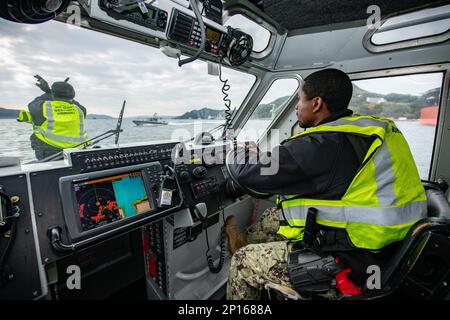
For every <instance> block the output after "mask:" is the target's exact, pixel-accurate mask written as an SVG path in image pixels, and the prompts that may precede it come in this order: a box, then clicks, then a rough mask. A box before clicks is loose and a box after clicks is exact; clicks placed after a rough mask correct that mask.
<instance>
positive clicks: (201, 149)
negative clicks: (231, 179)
mask: <svg viewBox="0 0 450 320" xmlns="http://www.w3.org/2000/svg"><path fill="white" fill-rule="evenodd" d="M230 148H231V142H230V141H217V142H215V143H213V144H210V145H207V146H205V145H193V144H187V145H183V147H180V145H179V144H178V143H176V142H163V143H159V142H155V143H149V144H145V145H127V146H120V147H117V146H116V147H113V148H98V149H90V150H76V149H72V150H67V151H65V154H64V160H62V161H55V162H51V163H35V164H28V165H22V166H21V167H20V166H16V167H10V168H3V169H1V170H0V185H1V186H2V189H3V190H4V192H5V194H7V195H8V197H10V198H11V197H18V198H19V199H20V201H19V202H18V209H19V211H20V214H19V217H18V218H17V219H16V220H17V223H18V226H19V227H18V228H17V231H18V232H17V233H16V234H15V236H16V238H15V240H14V242H13V243H11V246H12V247H13V248H14V250H12V251H11V257H10V258H11V259H9V261H11V262H10V263H9V267H8V268H9V269H8V270H11V271H10V272H11V274H16V273H17V274H18V279H17V280H16V279H14V281H13V280H12V279H11V281H9V283H8V287H7V288H6V290H1V291H0V292H1V295H2V298H8V297H9V298H37V297H39V296H44V295H46V294H48V292H47V289H46V288H47V287H48V284H49V281H55V282H56V288H55V289H54V290H55V292H58V294H60V295H63V296H64V295H67V297H69V298H70V297H72V298H73V295H72V292H69V291H68V289H67V287H66V283H65V280H66V278H67V276H68V275H67V274H66V273H65V272H63V271H62V270H64V268H63V267H62V266H63V265H64V266H65V265H66V264H67V263H68V262H67V261H72V260H73V259H74V258H75V259H76V260H77V263H76V264H77V265H81V266H84V265H86V266H85V268H87V270H89V272H90V273H92V274H96V273H98V272H100V271H99V270H96V269H98V263H99V261H97V260H98V259H100V258H99V257H100V256H103V259H110V260H114V258H116V259H125V260H126V259H127V258H126V256H127V255H130V256H133V259H138V257H140V259H141V261H142V260H143V261H144V265H142V262H141V266H142V269H141V270H140V271H139V272H138V273H137V274H140V275H141V276H145V277H146V279H147V285H148V290H149V292H148V295H149V296H150V297H152V298H161V299H162V298H186V299H191V298H208V297H209V296H210V295H212V294H213V293H214V292H215V291H216V290H217V289H218V288H220V287H221V286H223V285H224V284H225V281H226V275H227V268H226V264H227V263H229V261H228V260H229V258H227V256H228V251H227V250H226V247H225V241H224V240H225V239H223V235H222V232H221V230H222V226H223V223H224V221H225V219H226V217H227V216H228V215H230V214H235V213H236V212H239V211H242V212H243V213H244V214H243V215H241V216H240V218H239V219H240V221H241V222H242V225H245V224H246V223H247V222H248V219H249V216H248V214H247V213H248V212H251V205H252V203H251V201H250V200H249V198H248V197H245V196H242V195H235V194H230V193H227V192H226V190H227V178H228V173H227V170H226V167H225V164H224V159H225V154H226V152H227V151H228V150H229V149H230ZM205 229H207V230H208V231H209V238H206V235H205V232H204V231H205ZM24 230H25V231H26V232H24ZM130 237H131V238H130ZM132 241H133V242H134V243H132ZM115 242H117V243H116V244H115V245H113V247H114V246H117V248H116V251H114V250H113V251H111V252H110V253H108V252H104V251H103V250H104V249H102V248H104V247H105V246H106V247H108V246H109V245H112V244H114V243H115ZM136 242H138V243H139V245H138V246H137V248H136ZM207 245H209V246H210V247H211V250H210V252H209V253H208V255H207V256H205V255H204V252H205V251H206V249H207ZM17 246H25V247H27V252H28V253H29V254H28V255H27V260H26V261H24V260H23V254H24V253H23V251H21V250H16V248H17ZM131 248H133V250H134V251H133V253H131V252H130V250H131ZM192 250H194V251H192ZM100 252H101V253H100ZM86 254H87V256H88V257H85V255H86ZM111 255H112V257H111ZM116 255H118V256H116ZM124 255H125V257H124ZM21 258H22V259H21ZM129 258H130V257H129ZM84 259H87V260H86V261H84ZM130 259H131V258H130ZM94 265H97V266H96V268H94V269H90V268H91V267H93V266H94ZM113 265H114V263H113ZM169 266H170V267H169ZM224 266H225V267H224ZM110 267H111V266H104V268H106V269H107V271H104V272H105V273H106V274H108V273H110V272H114V271H111V270H110ZM222 267H223V268H222ZM85 268H83V267H81V269H82V272H83V273H84V272H85V270H83V269H85ZM100 269H102V268H100ZM52 270H53V271H52ZM55 270H56V271H55ZM58 270H59V272H58ZM209 270H212V271H214V272H215V273H211V272H209ZM25 271H27V272H25ZM19 272H20V273H19ZM102 272H103V271H102ZM220 272H221V276H219V277H216V274H217V273H220ZM19 274H20V277H19ZM24 274H27V277H29V278H30V279H21V277H23V276H22V275H24ZM210 275H211V281H213V282H211V283H208V281H206V282H205V279H206V278H208V277H209V276H210ZM212 276H214V277H212ZM52 277H55V279H53V280H51V279H50V278H52ZM205 277H206V278H205ZM133 278H136V276H135V277H131V278H130V280H129V281H131V280H132V279H133ZM30 280H31V283H34V284H35V285H34V286H30ZM186 281H187V282H186ZM86 282H87V283H89V284H90V285H92V286H94V284H95V283H96V280H95V277H92V276H91V277H90V279H89V280H86ZM199 282H201V283H202V285H200V286H199V285H198V283H199ZM190 283H191V285H192V288H196V289H195V290H194V291H195V292H196V293H194V291H192V290H187V289H186V288H187V287H189V284H190ZM86 290H87V288H86ZM199 290H200V291H199ZM80 295H81V293H80Z"/></svg>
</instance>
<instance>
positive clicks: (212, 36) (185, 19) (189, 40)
mask: <svg viewBox="0 0 450 320" xmlns="http://www.w3.org/2000/svg"><path fill="white" fill-rule="evenodd" d="M205 36H206V42H205V51H206V52H207V53H210V54H212V55H216V56H217V55H218V54H219V50H220V49H221V46H222V38H223V34H222V32H220V31H218V30H216V29H214V28H212V27H209V26H205ZM167 37H168V39H169V40H172V41H176V42H179V43H181V44H184V45H187V46H189V47H192V48H195V49H197V48H200V42H201V32H200V25H199V23H198V21H197V20H196V19H195V18H193V17H191V16H189V15H187V14H185V13H183V12H181V11H179V10H177V9H174V11H173V14H172V19H171V25H170V27H169V32H168V34H167Z"/></svg>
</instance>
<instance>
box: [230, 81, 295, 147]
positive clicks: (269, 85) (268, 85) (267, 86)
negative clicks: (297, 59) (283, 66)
mask: <svg viewBox="0 0 450 320" xmlns="http://www.w3.org/2000/svg"><path fill="white" fill-rule="evenodd" d="M283 79H294V80H297V82H298V85H297V89H296V90H295V91H294V92H293V93H292V95H291V96H290V97H289V99H287V101H286V102H285V103H284V106H283V107H282V108H281V109H280V111H279V112H278V113H277V115H276V116H275V117H274V118H273V119H272V120H271V122H270V123H269V125H268V126H267V128H266V129H265V130H264V131H263V133H262V134H261V135H260V137H259V138H258V140H257V141H256V143H257V144H258V145H259V143H260V141H261V140H262V139H264V137H266V136H267V133H268V132H269V131H270V130H271V129H272V128H273V126H274V124H276V123H277V122H278V121H279V119H280V118H281V117H282V115H283V113H284V112H285V111H286V109H287V108H288V107H289V106H290V105H291V104H292V102H293V100H295V99H296V96H297V94H298V90H299V89H300V87H301V85H302V83H303V79H302V78H301V77H300V76H299V75H298V74H291V73H290V74H283V75H278V76H274V77H272V78H271V79H270V80H269V81H268V82H267V83H266V84H265V85H264V90H263V91H262V92H261V94H260V95H259V97H258V98H257V99H256V100H255V102H254V105H253V106H252V108H251V109H250V110H248V112H247V115H246V116H245V118H244V119H242V121H240V123H239V126H238V127H237V128H236V129H237V131H236V132H235V136H236V137H237V136H239V134H240V133H241V131H242V130H243V129H244V127H245V125H246V124H247V122H248V121H249V120H250V118H251V116H252V115H253V113H254V112H255V111H256V109H257V108H258V106H259V105H260V104H261V101H262V100H263V99H264V98H265V96H266V95H267V92H268V91H269V90H270V88H272V85H273V84H274V83H275V82H276V81H278V80H283Z"/></svg>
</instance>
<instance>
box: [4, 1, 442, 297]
mask: <svg viewBox="0 0 450 320" xmlns="http://www.w3.org/2000/svg"><path fill="white" fill-rule="evenodd" d="M0 16H1V19H0V24H3V27H2V28H1V30H2V31H1V33H2V34H1V35H0V36H4V35H8V34H9V33H11V34H12V35H14V34H15V28H19V27H22V26H24V25H25V26H33V28H36V29H39V28H44V27H45V26H46V25H48V24H50V23H53V26H52V28H62V27H63V26H64V24H69V25H75V26H73V27H74V28H81V29H83V30H85V31H86V32H90V34H92V35H93V36H94V37H97V36H98V37H100V36H101V35H102V36H103V35H105V34H106V35H108V36H111V37H115V38H120V39H121V40H123V41H126V42H132V43H134V44H135V45H138V46H140V47H145V48H146V50H148V51H155V52H157V51H159V52H161V53H162V54H160V57H159V58H160V59H161V60H164V61H167V62H168V63H170V64H171V65H172V66H175V67H176V68H178V70H179V71H180V73H181V72H182V70H183V69H186V68H189V65H190V64H192V65H194V64H195V63H198V62H201V63H202V64H201V66H202V65H204V68H203V67H202V70H203V69H204V72H203V73H204V74H205V77H203V78H201V79H202V80H203V81H204V82H205V85H206V82H209V83H212V82H215V84H217V87H218V88H219V89H218V90H217V99H218V100H219V101H220V106H221V107H222V108H223V110H224V111H225V113H224V117H223V118H222V120H220V122H219V123H218V124H219V126H218V127H215V128H213V130H209V129H208V130H205V131H202V132H197V133H196V134H195V135H194V136H193V137H192V138H189V137H186V136H184V137H181V138H184V140H183V139H178V137H174V138H173V139H162V140H157V141H148V140H153V139H148V140H147V141H142V142H141V141H140V140H139V142H130V143H120V144H119V143H118V139H119V135H120V132H121V131H126V129H124V128H123V127H122V128H121V117H119V119H120V121H118V124H117V127H116V128H115V129H114V130H110V131H108V132H107V134H108V135H109V136H115V137H116V140H115V143H111V144H105V143H103V142H99V143H96V142H97V141H95V143H92V145H85V144H83V145H81V146H80V147H79V148H71V149H66V150H64V151H63V152H62V154H58V155H56V156H55V157H50V158H49V159H46V160H45V161H20V162H16V161H13V160H11V158H10V157H6V156H5V157H3V154H2V152H1V150H0V163H1V167H0V198H1V208H0V255H1V260H0V263H1V265H0V267H1V274H0V276H1V281H0V300H17V299H19V300H74V299H139V300H145V299H149V300H166V299H170V300H216V299H225V295H226V285H227V279H228V272H229V268H230V261H231V257H232V256H231V254H230V252H229V251H228V248H227V240H226V237H225V235H224V232H223V228H224V223H225V221H226V219H227V217H229V216H231V215H234V216H235V217H236V219H237V221H238V224H239V228H240V229H241V230H244V229H245V228H246V227H247V226H248V225H250V224H251V223H252V222H254V221H255V219H257V218H258V217H259V216H260V215H261V213H262V212H263V211H264V210H265V209H267V208H269V207H272V206H275V205H276V204H275V197H274V196H270V195H263V194H260V193H258V192H257V191H255V190H248V189H246V190H243V189H242V188H240V187H239V186H238V183H236V178H235V177H234V176H233V175H232V174H230V170H229V169H228V166H227V164H228V162H229V161H230V160H229V159H230V158H229V157H227V155H229V154H231V152H232V149H233V145H234V143H235V142H236V141H240V142H245V141H249V143H254V144H256V145H257V146H258V148H259V149H260V150H262V151H270V150H271V149H272V148H273V147H274V146H276V145H278V144H280V143H281V142H282V141H283V140H285V139H286V138H288V137H290V136H292V135H294V134H296V133H299V132H301V131H302V129H301V128H300V127H299V125H298V119H297V116H296V112H295V108H296V105H297V103H298V93H299V90H300V88H301V85H302V82H303V79H305V78H306V77H307V76H308V75H310V74H311V73H313V72H315V71H318V70H322V69H325V68H336V69H339V70H342V71H344V72H345V73H347V74H348V76H349V77H350V79H351V81H352V83H353V97H352V101H351V103H350V109H352V110H353V111H354V113H356V114H360V115H376V116H383V117H386V118H389V119H392V120H394V121H395V122H396V123H397V125H398V127H399V129H400V130H401V131H402V132H403V134H404V136H405V138H406V139H407V141H408V143H409V145H410V148H411V152H412V154H413V156H414V159H415V161H416V164H417V167H418V170H419V174H420V177H421V179H422V181H423V184H424V186H425V189H426V192H427V197H428V199H427V201H428V217H427V218H426V219H423V220H420V221H418V222H417V224H416V225H415V226H414V227H413V228H412V229H411V230H410V232H409V234H408V235H407V236H406V238H405V239H404V240H403V241H402V243H401V245H400V247H399V249H398V251H396V252H395V254H394V255H393V256H392V258H391V259H390V261H389V263H388V265H387V267H386V268H384V269H383V270H381V287H380V288H376V289H374V290H367V291H365V292H364V293H363V294H362V295H360V296H358V297H344V298H345V299H382V298H391V297H408V298H414V299H444V298H447V299H448V298H450V295H449V283H450V282H449V281H450V239H449V237H450V220H449V219H450V206H449V194H448V190H447V189H448V182H449V181H450V166H449V163H450V110H449V109H450V95H449V89H450V1H424V0H408V1H376V0H370V1H366V0H345V1H334V0H328V1H307V0H279V1H273V0H259V1H256V0H254V1H247V0H224V1H220V0H216V1H213V0H210V1H207V0H157V1H149V0H146V1H141V0H90V1H88V0H78V1H68V0H58V1H50V0H39V1H31V0H5V1H2V2H1V4H0ZM50 20H53V21H50ZM75 41H76V39H75ZM56 49H57V48H55V50H56ZM49 50H50V51H51V50H52V48H49ZM118 50H120V48H118ZM80 54H81V55H83V54H84V55H86V57H87V56H89V55H90V53H89V52H88V51H83V50H82V48H81V49H80ZM2 58H3V59H8V57H7V56H5V57H2ZM97 58H98V59H100V58H101V57H100V56H99V57H93V56H89V59H97ZM194 61H195V62H194ZM114 63H117V64H120V63H121V61H120V60H117V61H113V62H112V64H111V66H113V65H114ZM206 65H207V67H206ZM140 68H141V69H145V68H146V61H142V63H141V65H140ZM2 72H3V71H2ZM80 72H82V71H80ZM222 72H223V74H222ZM226 72H233V74H234V73H235V74H239V75H243V76H245V77H244V78H242V79H244V80H239V81H235V82H233V79H234V78H233V79H232V78H230V79H229V80H228V79H225V78H224V77H223V75H224V74H225V73H226ZM138 80H139V79H136V81H138ZM158 81H159V82H160V83H161V86H160V88H161V89H163V88H164V81H165V80H164V77H163V76H161V78H160V79H159V80H158ZM104 85H105V86H108V83H105V84H104ZM191 86H192V87H194V86H200V87H201V86H202V83H201V82H199V81H197V80H196V81H195V82H194V81H193V82H192V83H186V84H184V87H183V88H184V89H185V90H190V88H189V87H191ZM239 87H242V88H247V89H245V94H243V95H242V96H243V97H242V99H241V101H240V102H239V103H238V104H237V102H236V101H238V100H235V99H234V97H233V95H232V94H233V90H237V89H238V88H239ZM374 88H378V89H377V90H375V89H374ZM158 89H159V88H155V89H154V90H155V91H157V90H158ZM220 89H222V91H221V90H220ZM162 92H163V93H162V94H164V91H162ZM199 92H200V91H199ZM182 94H184V92H183V93H182V92H180V95H182ZM205 94H206V92H205ZM228 94H230V97H231V99H230V97H228ZM131 96H132V93H130V94H129V95H128V97H131ZM172 98H173V96H171V95H166V96H165V97H164V99H166V101H167V102H168V104H169V102H170V100H171V99H172ZM198 98H199V99H200V96H199V97H198ZM186 111H188V110H186ZM122 112H123V110H122ZM158 113H160V114H161V112H158ZM149 114H153V112H150V113H149ZM97 121H98V120H97ZM170 121H171V120H169V123H168V124H167V122H166V123H165V124H166V125H164V126H156V127H154V128H152V129H151V130H154V131H155V132H157V131H158V130H166V129H167V128H168V127H170ZM141 122H142V121H141ZM255 126H258V130H254V129H255V128H256V127H255ZM140 129H142V126H140ZM96 138H97V137H96ZM101 138H102V137H100V138H99V139H100V140H101ZM144 138H145V137H144ZM91 140H92V142H94V140H95V139H91ZM8 143H9V141H5V140H2V141H1V145H2V147H1V148H0V149H3V146H6V145H7V144H8ZM121 188H122V190H121ZM98 193H100V195H99V194H98ZM92 206H94V207H96V209H97V211H96V212H93V211H92V210H91V209H92ZM85 207H90V210H85ZM119 207H120V210H119ZM105 212H106V214H105ZM76 276H79V279H78V278H76ZM80 284H81V285H80ZM271 290H273V289H270V288H269V289H268V292H267V295H264V296H265V297H266V298H270V297H271V298H273V297H274V296H275V293H276V296H277V297H278V298H280V297H283V298H288V297H287V296H286V295H283V292H275V293H274V292H272V294H271V292H270V291H271Z"/></svg>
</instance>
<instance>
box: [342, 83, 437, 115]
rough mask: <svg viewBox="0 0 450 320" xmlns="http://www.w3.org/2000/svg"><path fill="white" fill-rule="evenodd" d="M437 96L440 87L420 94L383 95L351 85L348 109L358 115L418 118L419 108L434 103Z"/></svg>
mask: <svg viewBox="0 0 450 320" xmlns="http://www.w3.org/2000/svg"><path fill="white" fill-rule="evenodd" d="M439 96H440V88H435V89H432V90H429V91H427V92H426V93H424V94H423V95H422V96H413V95H410V94H398V93H390V94H386V95H383V94H378V93H373V92H369V91H366V90H363V89H361V88H359V87H358V86H356V85H353V98H352V100H351V101H350V105H349V109H351V110H353V112H354V113H355V114H359V115H377V116H382V117H388V118H401V117H402V118H408V119H419V118H420V110H421V109H422V108H423V107H425V106H431V105H436V104H437V101H439V98H440V97H439Z"/></svg>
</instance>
